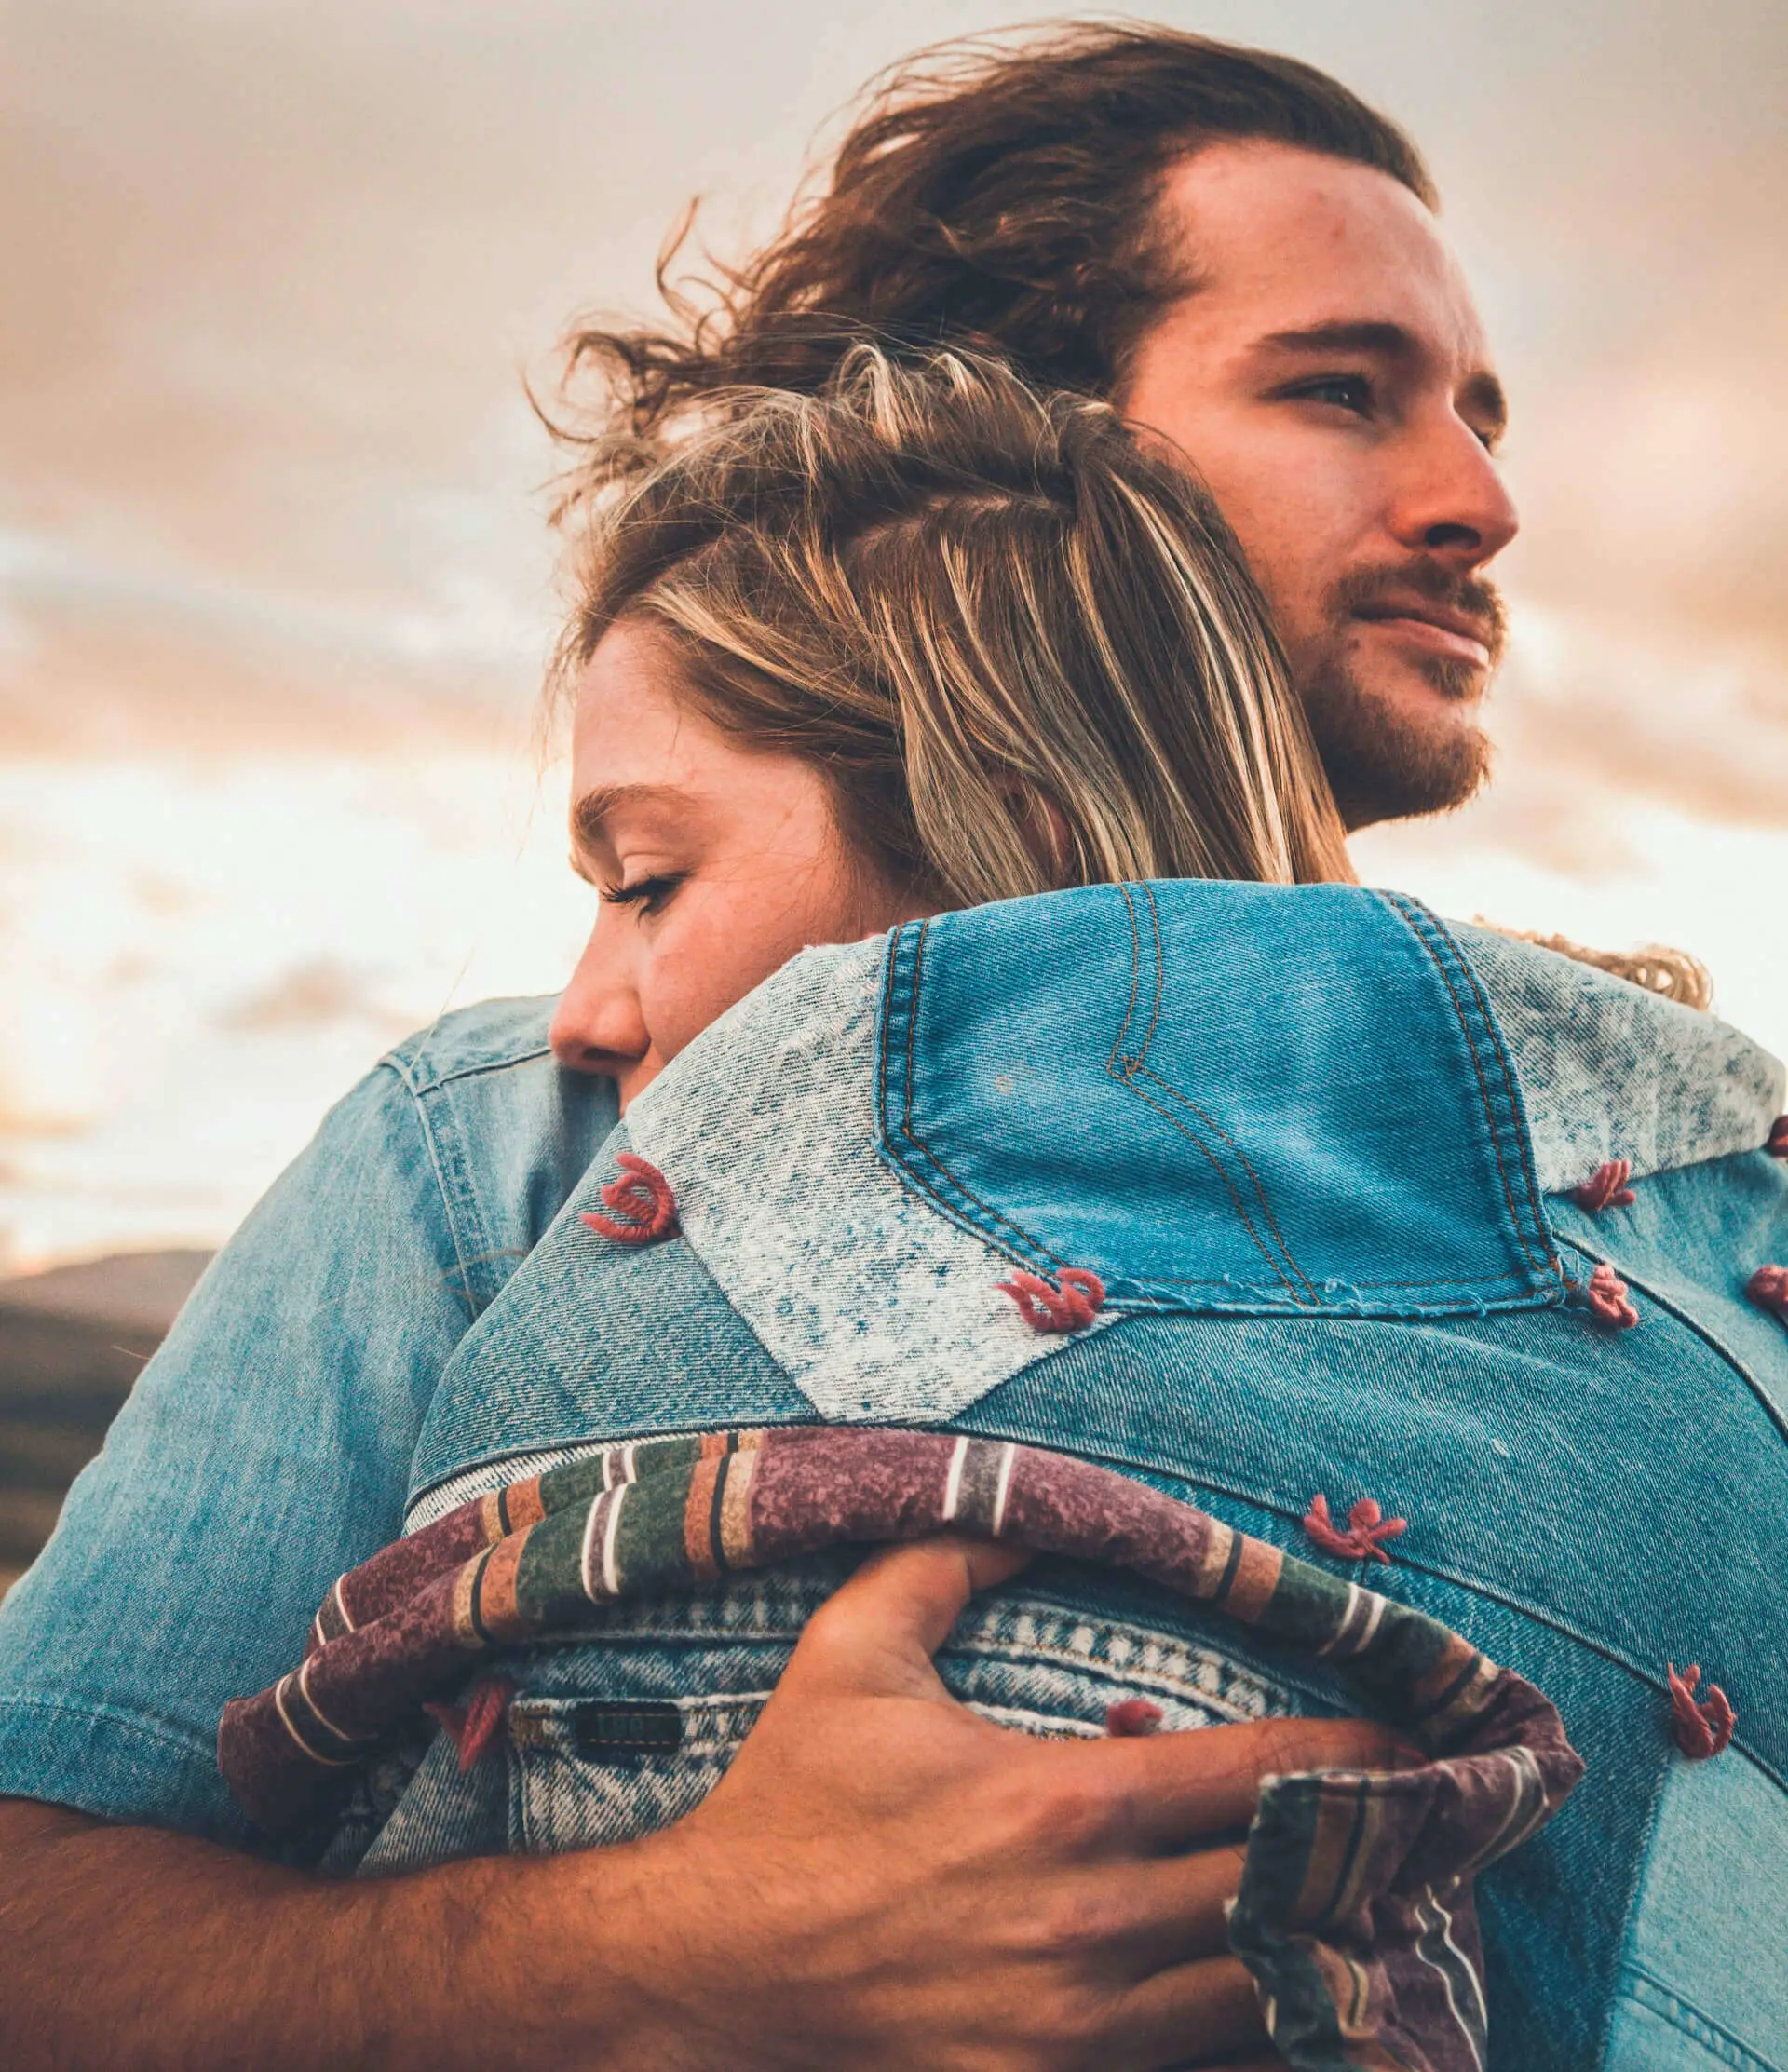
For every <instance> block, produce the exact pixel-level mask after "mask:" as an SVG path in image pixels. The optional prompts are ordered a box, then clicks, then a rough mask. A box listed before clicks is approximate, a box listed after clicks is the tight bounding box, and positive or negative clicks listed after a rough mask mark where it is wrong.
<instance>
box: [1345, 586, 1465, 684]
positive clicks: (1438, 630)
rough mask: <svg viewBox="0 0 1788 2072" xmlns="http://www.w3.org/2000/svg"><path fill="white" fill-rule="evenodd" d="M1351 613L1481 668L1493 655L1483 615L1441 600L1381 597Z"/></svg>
mask: <svg viewBox="0 0 1788 2072" xmlns="http://www.w3.org/2000/svg"><path fill="white" fill-rule="evenodd" d="M1353 616H1354V617H1355V618H1358V619H1363V620H1364V621H1365V622H1366V624H1367V625H1368V626H1384V627H1388V629H1389V630H1391V631H1392V632H1394V633H1396V634H1397V635H1398V636H1399V637H1400V638H1402V639H1404V640H1407V641H1409V642H1410V643H1412V644H1414V645H1416V646H1419V647H1424V648H1426V649H1427V650H1428V651H1429V653H1430V654H1434V655H1445V656H1447V657H1451V658H1452V659H1453V660H1455V661H1461V662H1473V663H1475V664H1476V665H1477V666H1478V668H1479V669H1484V670H1487V669H1488V668H1489V667H1490V664H1491V661H1492V659H1493V657H1492V655H1491V651H1490V641H1489V638H1488V633H1487V629H1486V628H1485V625H1484V622H1483V619H1481V618H1477V617H1474V616H1473V615H1472V614H1471V613H1470V612H1461V611H1454V610H1452V609H1450V608H1449V607H1448V606H1446V605H1444V604H1431V603H1429V602H1428V600H1427V599H1426V598H1391V599H1388V600H1387V599H1380V600H1379V601H1378V602H1377V603H1372V604H1360V605H1356V606H1355V607H1354V613H1353Z"/></svg>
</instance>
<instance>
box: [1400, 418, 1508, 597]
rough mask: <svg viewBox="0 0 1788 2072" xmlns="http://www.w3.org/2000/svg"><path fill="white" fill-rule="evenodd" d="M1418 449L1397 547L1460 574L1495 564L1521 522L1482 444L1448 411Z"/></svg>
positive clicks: (1411, 458)
mask: <svg viewBox="0 0 1788 2072" xmlns="http://www.w3.org/2000/svg"><path fill="white" fill-rule="evenodd" d="M1413 444H1414V451H1412V452H1411V453H1410V454H1408V455H1407V462H1408V466H1407V472H1406V475H1405V479H1404V481H1403V482H1402V484H1401V485H1400V487H1401V492H1402V494H1400V496H1399V499H1398V502H1397V506H1396V509H1395V513H1394V516H1393V519H1392V530H1393V531H1394V532H1395V534H1396V535H1397V541H1398V544H1399V545H1400V546H1402V547H1404V548H1408V549H1409V551H1410V552H1412V553H1420V554H1425V555H1427V556H1429V558H1430V559H1434V560H1440V561H1444V562H1451V563H1452V564H1453V565H1454V566H1455V567H1456V568H1458V569H1460V570H1467V569H1474V568H1479V567H1482V566H1483V563H1484V562H1489V561H1493V560H1494V559H1495V558H1496V557H1497V555H1498V554H1500V553H1501V552H1502V550H1503V548H1505V547H1507V546H1508V544H1509V542H1510V540H1511V539H1513V538H1514V536H1515V534H1516V533H1517V531H1518V530H1519V529H1520V526H1521V517H1520V514H1519V513H1518V512H1517V511H1516V509H1515V507H1514V502H1513V499H1512V498H1511V497H1510V494H1509V491H1508V489H1507V487H1506V486H1505V484H1504V482H1503V480H1502V471H1501V470H1500V468H1498V467H1497V464H1496V461H1495V459H1494V458H1493V457H1492V455H1491V454H1490V453H1489V451H1488V449H1487V448H1486V447H1485V446H1484V444H1483V440H1481V439H1480V438H1479V437H1478V435H1477V434H1476V433H1475V432H1474V431H1473V430H1472V429H1471V427H1470V426H1469V425H1467V424H1466V423H1464V422H1463V420H1462V419H1460V418H1458V417H1456V416H1454V415H1453V413H1451V412H1450V411H1449V412H1448V413H1446V416H1445V418H1444V419H1443V420H1442V421H1441V422H1439V423H1437V424H1434V425H1432V426H1431V427H1425V428H1424V430H1423V432H1422V433H1421V435H1420V436H1419V437H1418V438H1417V440H1416V441H1414V442H1413Z"/></svg>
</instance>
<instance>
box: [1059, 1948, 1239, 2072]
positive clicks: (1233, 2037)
mask: <svg viewBox="0 0 1788 2072" xmlns="http://www.w3.org/2000/svg"><path fill="white" fill-rule="evenodd" d="M1106 2034H1107V2037H1108V2039H1109V2044H1110V2052H1111V2054H1110V2056H1109V2058H1108V2059H1106V2058H1102V2059H1101V2060H1100V2063H1101V2065H1105V2064H1110V2065H1113V2066H1118V2065H1122V2066H1124V2067H1126V2068H1131V2067H1133V2068H1134V2072H1169V2068H1170V2067H1172V2068H1173V2072H1178V2068H1179V2067H1180V2066H1182V2065H1185V2066H1191V2065H1235V2064H1236V2063H1237V2062H1238V2061H1240V2062H1241V2063H1243V2064H1246V2063H1249V2062H1251V2061H1253V2060H1256V2059H1260V2060H1262V2061H1263V2062H1264V2063H1266V2064H1267V2065H1271V2064H1272V2063H1273V2058H1272V2049H1271V2044H1270V2042H1269V2040H1268V2038H1267V2024H1266V2021H1265V2019H1264V2018H1263V2017H1262V2014H1261V2011H1260V2000H1259V1998H1258V1997H1257V1996H1256V1994H1255V1992H1254V1982H1253V1979H1251V1978H1250V1977H1249V1976H1248V1973H1247V1972H1246V1971H1245V1970H1243V1969H1242V1967H1241V1964H1240V1961H1239V1959H1238V1958H1236V1957H1201V1958H1199V1959H1198V1960H1197V1961H1195V1962H1193V1963H1191V1964H1176V1965H1174V1966H1172V1967H1171V1968H1170V1969H1169V1970H1165V1971H1157V1972H1156V1973H1155V1975H1154V1976H1153V1977H1152V1978H1147V1979H1144V1980H1141V1981H1140V1982H1139V1983H1138V1984H1136V1985H1134V1986H1132V1987H1131V1990H1130V1991H1129V1992H1128V1993H1127V1994H1126V1995H1125V1996H1124V1997H1123V1998H1122V2000H1121V2001H1120V2002H1119V2003H1118V2006H1117V2007H1116V2008H1115V2009H1114V2011H1113V2013H1112V2018H1111V2021H1110V2024H1109V2025H1108V2028H1107V2032H1106Z"/></svg>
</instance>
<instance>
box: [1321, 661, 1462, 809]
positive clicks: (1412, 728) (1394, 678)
mask: <svg viewBox="0 0 1788 2072" xmlns="http://www.w3.org/2000/svg"><path fill="white" fill-rule="evenodd" d="M1304 702H1305V710H1306V711H1307V712H1308V714H1309V720H1310V731H1311V733H1312V734H1313V735H1314V736H1315V738H1316V746H1317V752H1318V753H1319V754H1320V755H1321V758H1322V765H1323V767H1324V768H1325V769H1326V770H1327V771H1328V773H1329V783H1330V785H1331V786H1332V787H1333V789H1334V798H1335V804H1336V805H1337V806H1339V807H1340V809H1341V818H1342V819H1343V820H1345V821H1346V823H1347V825H1348V828H1349V829H1354V828H1362V827H1370V826H1372V825H1373V824H1374V823H1375V822H1376V821H1379V820H1406V819H1416V818H1418V817H1419V816H1421V815H1423V814H1427V813H1447V812H1451V811H1452V810H1453V808H1454V807H1456V806H1463V805H1464V804H1465V803H1466V801H1467V800H1468V799H1470V798H1472V797H1473V796H1475V794H1476V793H1477V792H1479V791H1480V790H1481V789H1482V787H1483V783H1484V780H1485V779H1486V778H1487V777H1488V776H1489V774H1490V763H1491V754H1492V751H1491V747H1490V742H1489V739H1488V738H1487V737H1486V736H1485V734H1484V732H1483V728H1482V727H1481V726H1480V725H1479V724H1478V714H1479V711H1480V708H1481V707H1482V704H1483V672H1482V671H1481V670H1472V669H1469V668H1467V667H1465V666H1463V665H1459V664H1454V663H1450V662H1445V661H1434V662H1430V663H1429V664H1427V665H1425V666H1424V667H1423V668H1422V669H1421V670H1409V669H1402V670H1396V671H1395V672H1394V673H1392V672H1387V673H1386V677H1385V679H1384V681H1382V682H1374V683H1363V682H1361V680H1360V679H1359V678H1358V677H1356V676H1354V675H1353V674H1352V673H1351V672H1350V671H1348V670H1331V671H1325V672H1323V673H1322V674H1321V675H1320V676H1319V677H1318V678H1317V679H1316V680H1315V682H1313V683H1312V684H1309V685H1308V686H1307V688H1306V690H1305V694H1304Z"/></svg>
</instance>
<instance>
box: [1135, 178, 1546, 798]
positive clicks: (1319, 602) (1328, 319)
mask: <svg viewBox="0 0 1788 2072" xmlns="http://www.w3.org/2000/svg"><path fill="white" fill-rule="evenodd" d="M1162 206H1163V208H1164V209H1165V210H1166V211H1167V223H1166V227H1167V230H1168V233H1169V237H1170V239H1171V241H1172V246H1173V247H1174V248H1175V251H1176V252H1177V254H1178V257H1179V262H1180V264H1182V265H1183V266H1184V269H1185V275H1186V278H1187V279H1188V281H1189V283H1190V284H1191V291H1190V292H1188V293H1187V294H1185V296H1184V297H1183V298H1182V299H1180V300H1179V301H1177V302H1175V303H1174V304H1173V305H1172V306H1171V307H1170V308H1169V309H1167V310H1166V311H1165V312H1164V313H1163V314H1162V316H1161V317H1160V318H1158V320H1157V321H1156V322H1155V323H1154V324H1152V325H1151V327H1150V328H1149V330H1148V331H1147V332H1146V333H1145V335H1144V337H1143V338H1142V340H1141V341H1140V343H1139V345H1137V347H1136V350H1135V352H1134V354H1133V356H1132V358H1131V361H1130V364H1129V366H1128V368H1127V370H1126V372H1125V377H1124V381H1123V383H1122V386H1121V387H1120V389H1119V393H1118V403H1119V405H1120V406H1121V408H1122V409H1123V410H1124V412H1125V413H1126V414H1127V415H1128V416H1130V417H1131V418H1132V419H1134V420H1135V421H1136V422H1137V423H1138V424H1139V425H1142V426H1146V427H1149V428H1151V429H1152V430H1153V431H1155V432H1157V433H1158V434H1160V435H1161V436H1162V437H1164V438H1165V439H1167V440H1170V441H1171V442H1172V444H1173V445H1174V446H1175V447H1177V448H1179V449H1180V450H1181V452H1182V453H1183V454H1185V455H1186V456H1188V457H1189V458H1190V460H1191V462H1192V465H1193V467H1195V468H1196V469H1197V470H1198V472H1199V476H1200V477H1201V478H1202V479H1203V481H1205V482H1206V483H1207V484H1208V485H1209V486H1210V489H1211V491H1212V494H1213V495H1214V496H1215V498H1216V500H1217V502H1218V504H1219V505H1220V506H1221V508H1222V509H1223V511H1224V513H1225V515H1226V517H1227V519H1228V520H1229V522H1230V524H1231V525H1232V526H1234V528H1235V530H1236V533H1237V535H1238V536H1239V539H1240V541H1241V545H1242V548H1243V549H1244V551H1245V552H1246V554H1247V556H1248V559H1249V562H1250V563H1251V564H1252V566H1253V570H1254V573H1255V575H1256V576H1258V577H1259V579H1260V582H1261V584H1262V586H1263V588H1264V589H1266V591H1267V596H1268V598H1269V599H1270V601H1271V603H1272V605H1273V608H1274V611H1275V613H1276V615H1277V617H1278V621H1279V628H1280V638H1281V639H1282V641H1283V642H1284V643H1285V648H1286V652H1287V654H1288V655H1289V657H1290V659H1291V664H1292V670H1293V674H1294V678H1295V679H1296V682H1297V684H1298V686H1299V688H1300V690H1301V692H1302V694H1303V697H1304V700H1305V704H1306V707H1307V711H1308V712H1309V715H1310V724H1311V726H1312V728H1313V729H1314V732H1315V735H1316V739H1317V745H1318V747H1319V748H1320V750H1321V753H1322V759H1323V762H1324V763H1325V765H1327V767H1328V771H1329V776H1330V779H1331V780H1332V782H1333V783H1334V791H1335V796H1336V798H1337V800H1338V801H1339V803H1340V806H1341V810H1342V813H1343V815H1344V817H1345V818H1346V819H1347V820H1348V824H1349V825H1350V826H1352V827H1363V826H1365V825H1367V824H1369V823H1370V822H1372V821H1374V820H1384V819H1397V818H1399V817H1401V816H1404V815H1408V814H1415V813H1432V812H1437V811H1440V810H1442V809H1443V808H1444V807H1447V806H1456V805H1459V804H1460V803H1461V802H1462V801H1463V800H1465V799H1467V798H1469V797H1470V795H1471V793H1472V792H1474V791H1476V789H1477V788H1478V785H1479V784H1480V782H1481V781H1482V780H1483V776H1484V774H1485V771H1486V769H1487V766H1488V762H1489V745H1488V743H1487V742H1486V741H1485V739H1484V737H1483V733H1482V731H1481V730H1480V727H1479V724H1478V714H1479V708H1480V705H1481V702H1482V700H1483V694H1484V691H1485V689H1486V687H1487V685H1488V684H1489V680H1490V675H1491V672H1492V670H1493V669H1494V668H1495V665H1496V662H1497V657H1498V655H1499V653H1500V651H1501V646H1502V611H1501V606H1500V603H1498V601H1497V594H1496V591H1495V590H1494V589H1492V588H1491V586H1490V584H1489V583H1488V582H1487V581H1485V580H1484V577H1483V568H1484V566H1485V564H1486V563H1487V562H1489V561H1490V560H1491V559H1492V558H1493V557H1494V556H1495V555H1496V554H1497V553H1498V552H1499V551H1500V550H1501V549H1502V548H1504V547H1506V546H1507V545H1508V543H1509V541H1510V539H1511V538H1512V537H1513V536H1514V532H1515V527H1516V523H1517V521H1516V516H1515V510H1514V507H1513V505H1512V504H1511V503H1510V500H1509V496H1508V493H1507V491H1506V490H1505V489H1504V488H1503V485H1502V481H1501V479H1500V477H1499V475H1498V473H1497V466H1496V463H1495V461H1494V460H1493V458H1492V457H1491V456H1492V454H1493V452H1494V449H1495V446H1496V441H1497V434H1498V433H1499V432H1500V430H1501V428H1502V421H1503V402H1502V392H1501V388H1500V386H1499V385H1498V384H1497V379H1496V377H1495V375H1494V374H1493V373H1492V372H1491V371H1490V363H1489V359H1488V355H1487V351H1486V348H1485V345H1484V340H1483V326H1482V324H1481V323H1480V321H1479V318H1478V314H1477V311H1476V309H1475V308H1474V307H1473V305H1472V302H1471V297H1470V291H1469V290H1468V289H1467V287H1466V285H1465V281H1464V278H1463V277H1462V276H1461V274H1460V272H1459V269H1458V266H1457V264H1456V262H1455V260H1454V259H1453V256H1452V254H1451V253H1450V252H1449V251H1447V249H1446V247H1445V246H1444V245H1443V243H1442V241H1441V238H1440V235H1439V232H1438V229H1437V227H1436V224H1435V220H1434V218H1433V216H1432V215H1431V214H1430V213H1429V210H1427V209H1426V208H1425V207H1424V206H1423V205H1422V203H1421V202H1420V201H1419V200H1417V199H1416V196H1414V195H1413V194H1411V193H1410V192H1409V191H1408V190H1407V189H1406V188H1405V187H1403V186H1402V185H1401V184H1400V183H1398V182H1397V181H1395V180H1392V179H1391V178H1390V177H1389V176H1388V174H1385V173H1381V172H1375V171H1374V170H1372V169H1370V168H1368V167H1364V166H1356V165H1352V164H1348V163H1347V162H1346V161H1343V160H1340V159H1334V158H1327V157H1321V156H1316V155H1315V154H1313V153H1310V152H1304V151H1296V150H1293V149H1290V148H1288V147H1286V146H1284V145H1280V144H1270V143H1241V144H1222V145H1215V146H1212V148H1210V149H1208V150H1206V151H1202V152H1200V153H1199V154H1198V155H1197V156H1194V157H1192V158H1189V159H1187V160H1186V161H1185V163H1184V164H1182V165H1181V166H1180V167H1179V168H1178V169H1176V170H1175V171H1174V172H1173V173H1172V175H1171V176H1170V178H1169V181H1168V183H1167V188H1166V192H1165V195H1164V197H1163V204H1162Z"/></svg>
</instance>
